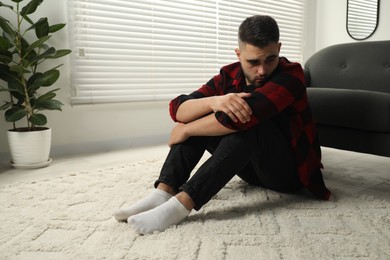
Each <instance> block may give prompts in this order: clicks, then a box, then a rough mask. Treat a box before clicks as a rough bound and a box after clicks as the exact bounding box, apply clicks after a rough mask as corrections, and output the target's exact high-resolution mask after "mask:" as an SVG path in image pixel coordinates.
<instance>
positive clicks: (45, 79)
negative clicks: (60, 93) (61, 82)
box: [29, 70, 60, 88]
mask: <svg viewBox="0 0 390 260" xmlns="http://www.w3.org/2000/svg"><path fill="white" fill-rule="evenodd" d="M35 75H36V77H35ZM32 77H34V78H33V83H32V85H31V87H32V88H38V87H41V86H44V87H48V86H51V85H53V84H54V83H55V82H56V81H57V80H58V78H59V77H60V71H59V70H49V71H46V72H45V73H43V74H37V73H36V74H34V75H33V76H32ZM29 81H30V80H29Z"/></svg>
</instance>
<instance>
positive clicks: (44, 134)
mask: <svg viewBox="0 0 390 260" xmlns="http://www.w3.org/2000/svg"><path fill="white" fill-rule="evenodd" d="M8 145H9V150H10V153H11V159H12V161H11V164H12V165H13V166H14V167H15V168H40V167H44V166H47V165H49V164H50V162H51V159H50V158H49V155H50V148H51V129H50V128H43V129H42V130H37V131H27V132H23V131H20V132H19V131H13V130H8Z"/></svg>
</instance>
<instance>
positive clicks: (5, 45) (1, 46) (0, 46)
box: [0, 36, 13, 50]
mask: <svg viewBox="0 0 390 260" xmlns="http://www.w3.org/2000/svg"><path fill="white" fill-rule="evenodd" d="M12 46H13V45H12V44H11V43H10V42H9V40H8V39H7V38H5V37H2V36H0V50H8V49H9V48H11V47H12Z"/></svg>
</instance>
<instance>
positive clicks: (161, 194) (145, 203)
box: [113, 189, 172, 222]
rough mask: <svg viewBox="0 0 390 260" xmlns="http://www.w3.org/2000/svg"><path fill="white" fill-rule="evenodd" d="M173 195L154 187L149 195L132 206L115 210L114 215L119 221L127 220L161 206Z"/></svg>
mask: <svg viewBox="0 0 390 260" xmlns="http://www.w3.org/2000/svg"><path fill="white" fill-rule="evenodd" d="M171 197H172V195H171V194H169V193H167V192H165V191H162V190H159V189H154V190H153V192H152V193H151V194H149V196H147V197H145V198H143V199H142V200H140V201H138V202H136V203H135V204H133V205H132V206H130V207H127V208H124V209H117V210H115V211H114V213H113V215H114V217H115V219H116V220H117V221H120V222H125V221H126V220H127V219H128V218H129V217H130V216H133V215H136V214H138V213H141V212H144V211H148V210H150V209H153V208H155V207H157V206H160V205H161V204H163V203H165V202H167V201H168V200H169V199H170V198H171Z"/></svg>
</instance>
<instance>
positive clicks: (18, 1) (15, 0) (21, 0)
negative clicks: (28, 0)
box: [11, 0, 24, 3]
mask: <svg viewBox="0 0 390 260" xmlns="http://www.w3.org/2000/svg"><path fill="white" fill-rule="evenodd" d="M11 1H12V2H14V3H20V2H23V1H24V0H11Z"/></svg>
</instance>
